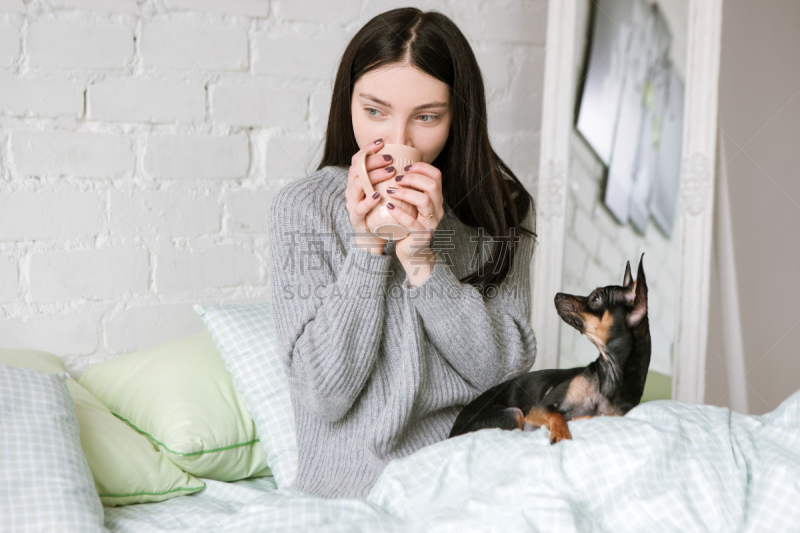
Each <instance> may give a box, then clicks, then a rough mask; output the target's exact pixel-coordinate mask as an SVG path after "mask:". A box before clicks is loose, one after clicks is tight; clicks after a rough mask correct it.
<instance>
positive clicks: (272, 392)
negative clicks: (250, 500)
mask: <svg viewBox="0 0 800 533" xmlns="http://www.w3.org/2000/svg"><path fill="white" fill-rule="evenodd" d="M194 310H195V312H196V313H197V314H198V315H200V316H201V317H202V319H203V323H204V324H205V326H206V329H207V330H208V332H209V333H210V334H211V338H212V339H213V340H214V344H215V345H216V347H217V351H219V353H220V355H221V356H222V359H223V361H224V362H225V368H227V369H228V372H230V373H231V377H232V378H233V384H234V386H235V387H236V390H237V391H239V394H240V395H241V397H242V400H243V401H244V405H245V407H247V410H248V412H249V413H250V416H251V417H252V418H253V422H255V425H256V432H257V433H258V437H259V438H260V439H261V445H262V446H263V448H264V452H265V453H266V454H267V465H268V466H269V468H270V469H271V470H272V475H273V476H274V477H275V483H276V484H277V485H278V488H279V489H282V488H284V487H288V486H289V485H291V484H292V482H293V481H294V478H295V476H296V475H297V438H296V434H295V426H294V413H293V412H292V401H291V397H290V396H289V384H288V383H287V382H286V374H285V373H284V371H283V366H282V364H281V360H280V348H279V346H280V342H279V341H278V337H277V335H278V334H277V331H276V330H275V325H274V323H273V321H272V306H271V305H270V304H269V303H264V304H251V305H217V306H210V307H201V306H199V305H195V306H194Z"/></svg>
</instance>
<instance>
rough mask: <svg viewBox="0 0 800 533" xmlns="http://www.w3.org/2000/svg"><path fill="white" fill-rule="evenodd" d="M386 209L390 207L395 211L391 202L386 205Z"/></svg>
mask: <svg viewBox="0 0 800 533" xmlns="http://www.w3.org/2000/svg"><path fill="white" fill-rule="evenodd" d="M386 207H388V208H389V209H394V206H393V205H392V204H391V202H390V203H388V204H386Z"/></svg>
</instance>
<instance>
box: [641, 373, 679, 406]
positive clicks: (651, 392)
mask: <svg viewBox="0 0 800 533" xmlns="http://www.w3.org/2000/svg"><path fill="white" fill-rule="evenodd" d="M671 397H672V378H671V377H670V376H667V375H664V374H662V373H660V372H656V371H654V370H648V371H647V381H645V382H644V393H643V394H642V401H641V403H644V402H652V401H653V400H669V399H670V398H671Z"/></svg>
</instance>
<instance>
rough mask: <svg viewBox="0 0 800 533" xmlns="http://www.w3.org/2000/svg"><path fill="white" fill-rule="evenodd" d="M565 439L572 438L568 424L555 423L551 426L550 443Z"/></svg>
mask: <svg viewBox="0 0 800 533" xmlns="http://www.w3.org/2000/svg"><path fill="white" fill-rule="evenodd" d="M564 439H569V440H572V434H571V433H570V432H569V428H568V427H567V424H566V423H565V424H563V425H562V424H554V425H553V427H552V428H550V444H555V443H557V442H560V441H562V440H564Z"/></svg>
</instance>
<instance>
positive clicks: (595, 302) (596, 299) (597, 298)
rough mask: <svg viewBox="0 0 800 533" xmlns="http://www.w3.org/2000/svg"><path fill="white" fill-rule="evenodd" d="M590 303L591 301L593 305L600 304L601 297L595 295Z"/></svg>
mask: <svg viewBox="0 0 800 533" xmlns="http://www.w3.org/2000/svg"><path fill="white" fill-rule="evenodd" d="M590 301H591V302H592V303H593V304H597V303H600V295H599V294H595V295H594V296H592V299H591V300H590Z"/></svg>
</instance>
